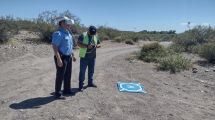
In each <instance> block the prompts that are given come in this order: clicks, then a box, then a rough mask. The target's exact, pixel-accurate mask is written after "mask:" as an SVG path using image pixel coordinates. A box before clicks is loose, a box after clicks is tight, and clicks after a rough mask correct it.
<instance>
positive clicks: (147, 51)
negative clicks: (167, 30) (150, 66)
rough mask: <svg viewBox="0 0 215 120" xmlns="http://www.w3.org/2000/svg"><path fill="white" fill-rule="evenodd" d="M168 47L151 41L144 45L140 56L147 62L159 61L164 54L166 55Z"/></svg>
mask: <svg viewBox="0 0 215 120" xmlns="http://www.w3.org/2000/svg"><path fill="white" fill-rule="evenodd" d="M166 54H167V51H166V49H165V48H164V47H163V46H161V45H160V44H159V43H157V42H156V43H151V44H147V45H143V47H142V49H141V51H140V56H139V58H140V59H141V60H144V61H146V62H158V59H160V58H161V57H163V56H166Z"/></svg>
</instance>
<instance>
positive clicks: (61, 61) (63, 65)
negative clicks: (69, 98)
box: [52, 16, 76, 98]
mask: <svg viewBox="0 0 215 120" xmlns="http://www.w3.org/2000/svg"><path fill="white" fill-rule="evenodd" d="M57 20H58V24H59V29H58V30H57V31H56V32H54V33H53V34H52V46H53V50H54V61H55V65H56V69H57V71H56V81H55V97H56V98H64V97H62V96H61V95H62V93H61V92H60V91H61V86H62V83H63V82H64V89H63V94H72V91H71V74H72V60H73V61H74V62H75V61H76V58H75V56H74V54H73V40H72V35H71V33H70V31H69V28H70V27H71V24H74V21H73V20H71V19H69V18H68V17H66V16H63V17H59V18H58V19H57Z"/></svg>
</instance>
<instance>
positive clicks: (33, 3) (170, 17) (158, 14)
mask: <svg viewBox="0 0 215 120" xmlns="http://www.w3.org/2000/svg"><path fill="white" fill-rule="evenodd" d="M214 6H215V0H0V16H5V15H12V16H13V17H21V18H37V16H38V14H39V13H41V12H43V11H45V10H50V11H53V10H57V11H58V12H63V11H65V10H69V11H70V12H71V13H73V14H74V15H76V16H78V17H79V18H80V19H81V23H82V24H84V25H86V26H89V25H95V26H99V25H106V26H109V27H113V28H117V29H119V30H131V31H140V30H150V31H151V30H157V31H160V30H176V31H177V32H183V31H184V30H186V29H187V26H186V24H187V22H188V21H190V22H191V27H192V26H195V25H209V24H210V25H211V26H215V7H214Z"/></svg>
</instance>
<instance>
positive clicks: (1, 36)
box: [0, 17, 19, 43]
mask: <svg viewBox="0 0 215 120" xmlns="http://www.w3.org/2000/svg"><path fill="white" fill-rule="evenodd" d="M18 32H19V28H18V26H17V25H16V23H15V22H14V21H13V19H12V18H11V17H5V18H3V17H2V18H1V19H0V43H6V42H8V39H9V38H10V37H11V35H13V34H17V33H18Z"/></svg>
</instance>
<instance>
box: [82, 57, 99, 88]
mask: <svg viewBox="0 0 215 120" xmlns="http://www.w3.org/2000/svg"><path fill="white" fill-rule="evenodd" d="M95 59H96V58H95V57H91V56H88V55H86V56H85V57H84V58H81V59H80V72H79V88H83V85H84V80H85V72H86V69H87V67H88V84H93V74H94V67H95Z"/></svg>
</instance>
